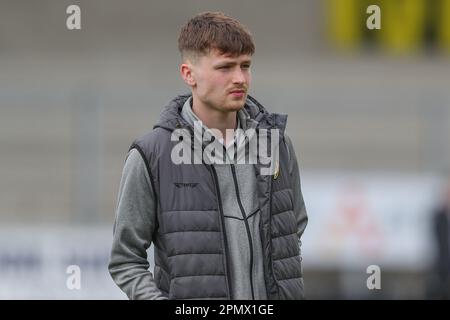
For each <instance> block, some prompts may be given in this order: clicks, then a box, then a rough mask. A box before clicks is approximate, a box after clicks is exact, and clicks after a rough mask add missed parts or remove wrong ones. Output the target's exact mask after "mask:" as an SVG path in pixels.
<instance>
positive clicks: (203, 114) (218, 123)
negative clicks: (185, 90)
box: [192, 97, 237, 145]
mask: <svg viewBox="0 0 450 320" xmlns="http://www.w3.org/2000/svg"><path fill="white" fill-rule="evenodd" d="M192 111H193V112H194V113H195V115H196V116H197V117H198V118H199V119H200V120H201V121H202V122H203V124H204V125H205V126H206V127H208V128H209V129H218V130H219V131H220V132H221V133H222V137H223V139H224V144H225V145H226V143H227V141H230V140H231V139H233V131H231V130H234V129H236V125H237V119H236V111H232V112H222V111H219V110H216V109H213V108H210V107H208V106H206V105H204V104H202V103H201V101H199V100H198V99H195V98H194V97H192ZM227 129H231V130H229V132H228V136H227V134H226V133H227V131H226V130H227Z"/></svg>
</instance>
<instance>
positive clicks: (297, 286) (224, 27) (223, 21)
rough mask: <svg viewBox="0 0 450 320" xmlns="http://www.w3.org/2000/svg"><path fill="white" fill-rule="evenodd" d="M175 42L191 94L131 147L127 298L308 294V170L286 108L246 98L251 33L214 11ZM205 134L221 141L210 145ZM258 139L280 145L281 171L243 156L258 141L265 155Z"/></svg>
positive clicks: (118, 239)
mask: <svg viewBox="0 0 450 320" xmlns="http://www.w3.org/2000/svg"><path fill="white" fill-rule="evenodd" d="M178 44H179V49H180V52H181V56H182V64H181V66H180V73H181V76H182V77H183V79H184V81H185V82H186V84H187V85H188V86H189V87H190V88H191V92H192V94H189V95H181V96H178V97H176V98H175V99H173V100H172V101H171V102H170V103H169V104H168V106H166V107H165V109H164V110H163V112H162V114H161V119H160V120H159V122H158V123H157V124H156V125H155V126H154V128H153V130H152V131H151V132H149V133H148V134H146V135H144V136H142V137H140V138H138V139H136V140H135V141H134V142H133V144H132V145H131V147H130V150H129V152H128V155H127V159H126V162H125V165H124V169H123V174H122V180H121V183H120V190H119V196H118V205H117V212H116V221H115V225H114V239H113V245H112V251H111V260H110V264H109V271H110V274H111V276H112V278H113V279H114V281H115V282H116V284H117V285H118V286H119V287H120V288H121V289H122V290H123V291H124V292H125V293H126V294H127V295H128V297H129V298H130V299H302V298H303V277H302V265H301V260H302V258H301V251H300V246H301V241H300V237H301V235H302V234H303V231H304V229H305V227H306V224H307V215H306V210H305V205H304V201H303V196H302V193H301V189H300V177H299V169H298V165H297V160H296V156H295V152H294V149H293V147H292V144H291V142H290V140H289V139H288V137H287V136H286V134H285V133H284V130H285V126H286V116H283V115H279V114H273V113H269V112H268V111H267V110H266V109H265V108H264V107H263V106H262V105H261V104H260V103H258V102H257V101H256V100H255V99H254V98H253V97H251V96H249V95H248V90H249V86H250V80H251V74H250V64H251V57H252V55H253V53H254V44H253V40H252V37H251V35H250V33H249V32H248V31H247V30H246V29H245V28H244V27H243V26H242V25H241V24H240V23H239V22H237V21H236V20H234V19H232V18H230V17H227V16H225V15H223V14H222V13H217V12H207V13H202V14H199V15H197V16H195V17H193V18H192V19H191V20H190V21H189V22H188V23H187V24H186V25H185V26H184V27H183V28H182V30H181V33H180V36H179V39H178ZM234 129H241V130H234ZM176 132H181V134H178V135H177V134H175V133H176ZM243 132H244V133H243ZM262 133H266V134H267V136H264V135H262ZM203 134H205V136H207V137H209V142H212V143H213V144H214V145H215V146H216V147H217V144H220V148H222V150H221V149H220V148H219V149H217V148H216V149H215V151H214V152H206V151H207V150H209V151H211V148H210V146H211V144H208V141H206V142H205V139H204V136H203ZM208 134H209V135H208ZM180 136H181V137H183V138H182V139H181V138H180ZM260 136H264V137H266V138H267V141H266V142H267V143H269V142H268V141H269V140H270V141H271V142H270V146H271V149H270V150H271V154H270V156H271V157H272V156H275V152H274V151H273V150H272V146H273V145H278V148H277V150H276V153H277V155H278V159H277V160H276V161H275V160H274V161H272V163H275V165H274V167H275V169H274V170H272V171H273V174H272V172H271V174H263V173H262V172H263V167H264V164H262V163H260V162H261V161H260V162H257V163H254V162H250V161H249V160H247V161H246V162H245V161H239V162H237V161H236V160H237V157H236V154H244V155H245V157H244V158H243V159H244V160H245V159H247V158H249V159H250V158H251V152H252V151H251V150H255V149H252V148H250V147H249V146H250V145H251V144H252V143H253V142H254V141H255V139H256V140H258V141H257V144H256V145H257V146H258V148H257V149H256V150H258V151H257V152H259V153H260V152H262V151H261V150H263V148H262V146H263V145H264V141H262V139H260ZM177 137H178V138H177ZM274 137H276V139H273V138H274ZM207 140H208V139H207ZM260 140H261V141H260ZM267 145H269V144H267ZM180 146H181V147H183V148H184V149H183V150H182V152H179V151H180V150H181V149H180ZM199 146H200V147H199ZM186 147H187V148H186ZM199 150H200V152H199ZM191 151H192V153H193V154H194V155H193V156H192V154H190V152H191ZM220 151H224V153H223V154H220V153H221V152H220ZM186 155H187V157H186ZM180 156H181V157H182V159H184V160H188V161H181V162H180V161H179V160H180V159H179V157H180ZM258 156H259V154H258ZM196 157H197V158H196ZM224 157H225V158H226V159H225V160H228V161H221V160H224ZM193 158H196V160H193V161H190V160H192V159H193ZM273 159H274V158H272V160H273ZM240 160H242V158H241V159H240ZM266 164H267V163H266ZM151 243H153V244H154V248H155V251H154V258H155V269H154V274H152V273H151V272H150V271H148V268H149V263H148V260H147V253H146V251H147V249H148V248H149V246H150V244H151Z"/></svg>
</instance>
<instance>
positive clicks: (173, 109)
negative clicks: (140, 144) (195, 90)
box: [153, 94, 287, 134]
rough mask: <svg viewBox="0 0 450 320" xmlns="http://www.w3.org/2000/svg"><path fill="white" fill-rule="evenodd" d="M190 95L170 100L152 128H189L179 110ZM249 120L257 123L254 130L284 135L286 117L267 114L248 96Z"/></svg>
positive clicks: (170, 129)
mask: <svg viewBox="0 0 450 320" xmlns="http://www.w3.org/2000/svg"><path fill="white" fill-rule="evenodd" d="M189 97H191V94H184V95H179V96H177V97H176V98H174V99H173V100H171V101H170V102H169V103H168V105H167V106H165V107H164V109H163V110H162V112H161V115H160V119H159V121H158V122H157V123H156V124H155V126H154V127H153V128H154V129H155V128H163V129H166V130H169V131H173V130H175V129H178V128H182V127H187V126H188V127H191V126H190V124H188V123H187V122H186V120H184V119H183V117H182V116H181V110H182V109H183V105H184V103H185V102H186V100H187V99H189ZM244 108H245V110H246V111H247V113H248V114H249V116H250V119H252V120H254V121H256V122H257V125H256V129H275V128H277V129H279V130H280V131H281V134H284V130H285V128H286V121H287V115H285V114H278V113H269V112H268V111H267V110H266V109H265V108H264V107H263V106H262V105H261V104H260V103H259V102H258V101H257V100H256V99H255V98H253V97H252V96H250V95H248V96H247V100H246V102H245V105H244Z"/></svg>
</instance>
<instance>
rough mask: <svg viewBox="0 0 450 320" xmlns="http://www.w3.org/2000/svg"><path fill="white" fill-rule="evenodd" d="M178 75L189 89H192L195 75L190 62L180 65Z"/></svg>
mask: <svg viewBox="0 0 450 320" xmlns="http://www.w3.org/2000/svg"><path fill="white" fill-rule="evenodd" d="M180 74H181V77H182V78H183V80H184V82H186V84H187V85H188V86H190V87H194V86H195V84H196V81H195V73H194V70H193V68H192V64H191V63H190V62H187V63H182V64H181V66H180Z"/></svg>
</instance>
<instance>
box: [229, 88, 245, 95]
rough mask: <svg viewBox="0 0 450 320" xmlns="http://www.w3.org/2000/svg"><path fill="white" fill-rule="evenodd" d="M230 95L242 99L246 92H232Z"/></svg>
mask: <svg viewBox="0 0 450 320" xmlns="http://www.w3.org/2000/svg"><path fill="white" fill-rule="evenodd" d="M230 94H231V95H232V96H234V97H242V96H244V95H245V90H233V91H230Z"/></svg>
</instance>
